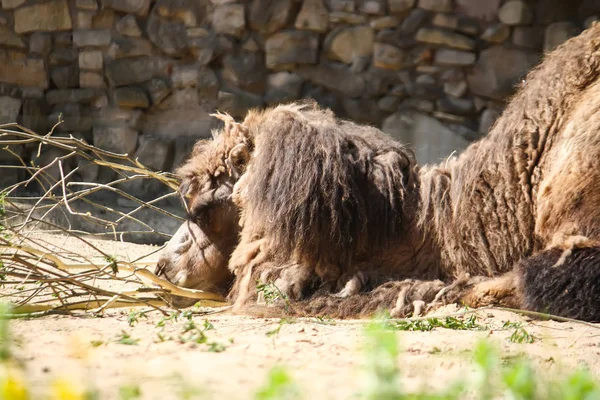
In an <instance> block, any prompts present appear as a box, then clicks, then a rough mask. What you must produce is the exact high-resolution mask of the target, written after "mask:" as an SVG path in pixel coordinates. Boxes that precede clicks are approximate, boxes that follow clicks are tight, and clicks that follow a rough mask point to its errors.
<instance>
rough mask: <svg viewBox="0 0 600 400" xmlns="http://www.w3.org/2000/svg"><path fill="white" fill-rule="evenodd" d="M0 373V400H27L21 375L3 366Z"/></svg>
mask: <svg viewBox="0 0 600 400" xmlns="http://www.w3.org/2000/svg"><path fill="white" fill-rule="evenodd" d="M3 369H4V371H1V372H0V399H1V400H27V399H29V391H28V390H27V386H26V385H25V380H24V379H23V375H22V374H21V373H20V372H19V371H16V370H14V369H12V368H9V367H7V366H5V368H3Z"/></svg>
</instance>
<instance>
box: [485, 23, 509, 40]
mask: <svg viewBox="0 0 600 400" xmlns="http://www.w3.org/2000/svg"><path fill="white" fill-rule="evenodd" d="M509 37H510V27H509V26H508V25H504V24H496V25H492V26H490V27H488V28H486V29H485V31H483V33H482V34H481V40H485V41H486V42H488V43H494V44H500V43H503V42H505V41H506V39H508V38H509Z"/></svg>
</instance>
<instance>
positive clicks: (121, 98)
mask: <svg viewBox="0 0 600 400" xmlns="http://www.w3.org/2000/svg"><path fill="white" fill-rule="evenodd" d="M599 3H600V2H598V1H585V0H580V1H577V0H539V1H521V0H510V1H503V0H304V1H295V0H247V1H244V0H238V1H235V0H234V1H229V0H170V1H168V0H157V1H154V0H1V4H2V10H0V122H12V121H18V122H20V123H21V124H23V125H25V126H27V127H29V128H31V129H33V130H34V131H36V132H38V133H45V132H47V131H48V129H50V127H51V126H52V125H53V124H55V123H56V122H57V121H58V120H59V118H62V120H63V123H62V124H60V125H59V127H58V128H57V134H73V135H76V136H81V137H84V138H85V139H87V140H88V141H90V142H92V143H93V144H95V145H96V146H99V147H102V148H105V149H108V150H112V151H116V152H126V153H129V154H134V155H135V156H136V157H138V158H139V159H140V161H141V162H142V163H144V164H147V165H148V166H150V167H152V168H155V169H160V170H171V169H172V168H173V167H174V166H176V165H177V164H178V163H179V162H181V160H182V159H183V158H184V157H185V156H186V154H187V152H188V151H189V150H190V148H191V145H190V143H191V142H193V141H194V140H196V139H197V138H198V137H203V136H208V135H209V134H210V129H211V128H213V127H214V124H215V123H216V122H215V121H214V120H213V119H211V118H210V117H209V115H208V114H209V113H210V112H211V111H212V110H214V109H215V108H218V109H220V110H223V111H226V112H229V113H231V114H232V115H234V116H236V117H241V116H243V115H244V113H245V112H246V110H247V109H248V108H249V107H261V106H265V105H271V104H276V103H279V102H284V101H290V100H293V99H299V98H305V97H312V98H314V99H316V100H317V101H318V102H319V103H321V104H323V105H325V106H327V107H330V108H332V109H333V110H334V111H335V112H336V113H338V114H339V115H341V116H343V117H346V118H351V119H353V120H355V121H358V122H362V123H370V124H374V125H377V126H380V127H383V129H384V130H385V131H387V132H389V133H391V134H392V135H394V136H396V137H398V138H399V139H401V140H404V141H407V142H410V143H411V144H412V145H413V146H415V147H416V149H417V155H418V159H419V160H420V161H421V162H431V161H437V160H438V159H440V158H442V157H445V156H447V155H448V154H449V153H450V152H452V151H454V150H459V151H460V150H461V149H462V148H464V147H465V146H466V145H467V144H468V142H469V141H470V140H473V139H475V138H477V137H478V136H480V133H481V132H485V131H486V130H487V129H488V127H489V126H490V124H491V123H492V122H493V121H494V119H495V118H496V117H497V116H498V113H499V112H500V111H501V110H502V108H503V106H504V101H505V99H506V98H507V96H509V95H510V94H511V93H512V92H513V87H514V85H515V84H517V83H518V82H519V80H520V79H521V78H522V76H523V75H524V74H525V72H526V71H527V70H528V69H530V68H531V66H533V65H534V64H536V63H537V62H538V60H539V57H540V55H541V54H542V53H543V51H546V50H549V49H551V48H553V47H555V46H556V45H557V44H559V43H561V42H563V41H564V40H566V39H567V38H568V37H570V36H573V35H575V34H577V33H578V32H580V30H581V29H582V28H584V27H585V26H586V25H588V24H590V23H591V21H593V20H595V18H596V17H595V15H596V13H598V12H600V4H599ZM52 156H54V155H53V154H51V155H49V156H47V157H46V158H47V159H48V160H49V159H51V158H52ZM39 161H40V162H43V161H44V160H43V155H42V160H39ZM95 178H97V177H94V176H87V177H86V179H88V180H93V179H95Z"/></svg>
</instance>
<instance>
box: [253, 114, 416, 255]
mask: <svg viewBox="0 0 600 400" xmlns="http://www.w3.org/2000/svg"><path fill="white" fill-rule="evenodd" d="M252 118H254V119H256V120H259V121H260V122H257V123H255V124H254V125H253V128H252V129H250V131H251V132H250V134H251V137H252V138H253V142H254V145H255V147H256V150H255V151H254V154H253V155H252V159H251V162H250V164H249V168H250V170H251V171H250V172H249V173H248V177H247V178H246V179H245V181H244V187H245V188H246V190H245V193H244V198H243V202H244V215H245V221H246V224H251V225H252V230H253V231H255V232H260V233H261V235H262V236H264V237H266V238H267V239H268V241H269V242H270V243H269V246H270V247H271V248H273V249H276V250H277V254H276V256H277V258H278V259H282V260H287V259H291V258H294V257H297V256H298V255H301V258H302V261H303V262H307V263H313V264H316V263H333V264H342V265H349V264H351V263H352V262H353V261H354V258H355V257H356V256H360V255H362V254H364V253H367V252H369V251H373V250H374V249H376V248H378V247H381V246H382V245H386V244H387V243H388V242H389V240H390V238H394V237H397V236H398V235H399V234H401V228H402V219H403V218H402V216H403V212H404V210H403V198H404V194H405V193H406V190H407V186H411V185H412V186H414V176H413V175H414V171H412V170H411V168H412V167H414V165H415V161H414V156H413V154H412V152H411V151H409V150H408V149H407V148H406V147H404V146H403V145H401V144H400V143H398V142H396V141H394V140H392V139H391V138H390V137H388V136H386V135H382V134H381V132H379V131H378V130H377V129H375V128H371V127H368V126H360V125H356V124H353V123H350V122H346V121H341V120H339V119H337V118H336V117H335V116H334V115H333V114H332V113H331V112H330V111H328V110H322V109H319V108H317V107H316V105H315V104H303V105H296V104H292V105H285V106H279V107H275V108H274V109H270V110H268V111H266V112H264V113H261V114H258V115H255V116H253V117H252ZM249 221H251V222H249Z"/></svg>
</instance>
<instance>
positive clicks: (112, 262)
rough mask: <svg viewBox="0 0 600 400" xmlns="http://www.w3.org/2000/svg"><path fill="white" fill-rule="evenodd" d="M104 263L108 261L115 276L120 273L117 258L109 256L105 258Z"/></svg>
mask: <svg viewBox="0 0 600 400" xmlns="http://www.w3.org/2000/svg"><path fill="white" fill-rule="evenodd" d="M104 261H106V262H107V263H108V264H109V265H110V269H111V270H112V272H113V274H115V275H116V274H117V273H118V272H119V267H118V265H117V257H115V256H111V255H108V254H107V255H105V256H104Z"/></svg>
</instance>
